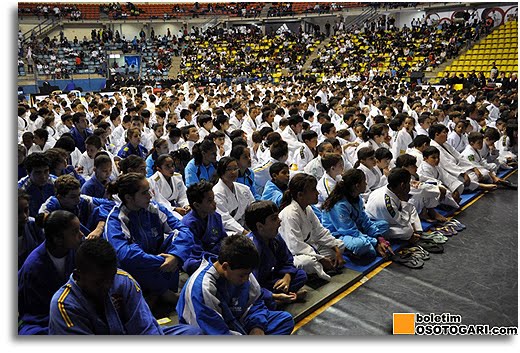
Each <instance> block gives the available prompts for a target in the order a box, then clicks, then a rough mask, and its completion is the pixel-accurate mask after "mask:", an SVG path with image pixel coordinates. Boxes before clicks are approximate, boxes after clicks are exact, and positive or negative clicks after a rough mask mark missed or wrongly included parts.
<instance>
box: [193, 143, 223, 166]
mask: <svg viewBox="0 0 520 353" xmlns="http://www.w3.org/2000/svg"><path fill="white" fill-rule="evenodd" d="M212 149H215V150H216V149H217V146H216V145H215V143H214V142H213V141H211V140H209V139H204V140H202V142H199V143H196V144H195V145H193V149H192V150H191V154H192V155H193V159H194V160H195V165H201V164H202V153H205V152H209V151H211V150H212Z"/></svg>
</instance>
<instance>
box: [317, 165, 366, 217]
mask: <svg viewBox="0 0 520 353" xmlns="http://www.w3.org/2000/svg"><path fill="white" fill-rule="evenodd" d="M364 179H366V176H365V173H364V172H363V171H362V170H360V169H357V168H352V169H349V170H347V171H346V172H345V173H343V175H342V177H341V180H340V181H339V182H338V183H337V184H336V186H335V187H334V189H332V192H331V193H330V195H329V196H328V197H327V199H326V200H325V202H324V203H323V205H322V206H321V208H322V210H323V211H330V210H331V209H332V207H334V205H335V204H336V203H338V201H340V200H341V199H343V198H346V199H347V200H348V201H349V202H351V203H353V202H354V201H356V199H354V198H353V197H352V196H351V195H352V191H353V190H354V187H355V186H356V185H357V184H359V183H361V182H362V181H363V180H364Z"/></svg>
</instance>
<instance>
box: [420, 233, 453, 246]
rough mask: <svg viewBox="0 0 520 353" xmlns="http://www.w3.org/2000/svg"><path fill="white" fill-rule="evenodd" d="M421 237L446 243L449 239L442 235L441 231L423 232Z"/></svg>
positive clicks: (438, 242)
mask: <svg viewBox="0 0 520 353" xmlns="http://www.w3.org/2000/svg"><path fill="white" fill-rule="evenodd" d="M421 239H427V240H432V241H434V242H435V243H437V244H444V243H445V242H447V241H448V238H447V237H446V236H444V235H442V234H441V233H440V232H428V233H422V234H421Z"/></svg>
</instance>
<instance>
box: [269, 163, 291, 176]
mask: <svg viewBox="0 0 520 353" xmlns="http://www.w3.org/2000/svg"><path fill="white" fill-rule="evenodd" d="M284 169H289V166H288V165H287V164H285V163H282V162H274V163H273V164H272V165H271V166H270V167H269V175H270V176H271V178H272V177H273V174H278V173H280V172H281V171H282V170H284Z"/></svg>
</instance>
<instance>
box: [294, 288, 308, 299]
mask: <svg viewBox="0 0 520 353" xmlns="http://www.w3.org/2000/svg"><path fill="white" fill-rule="evenodd" d="M305 297H307V289H300V290H299V291H298V292H296V300H297V301H303V300H305Z"/></svg>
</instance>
